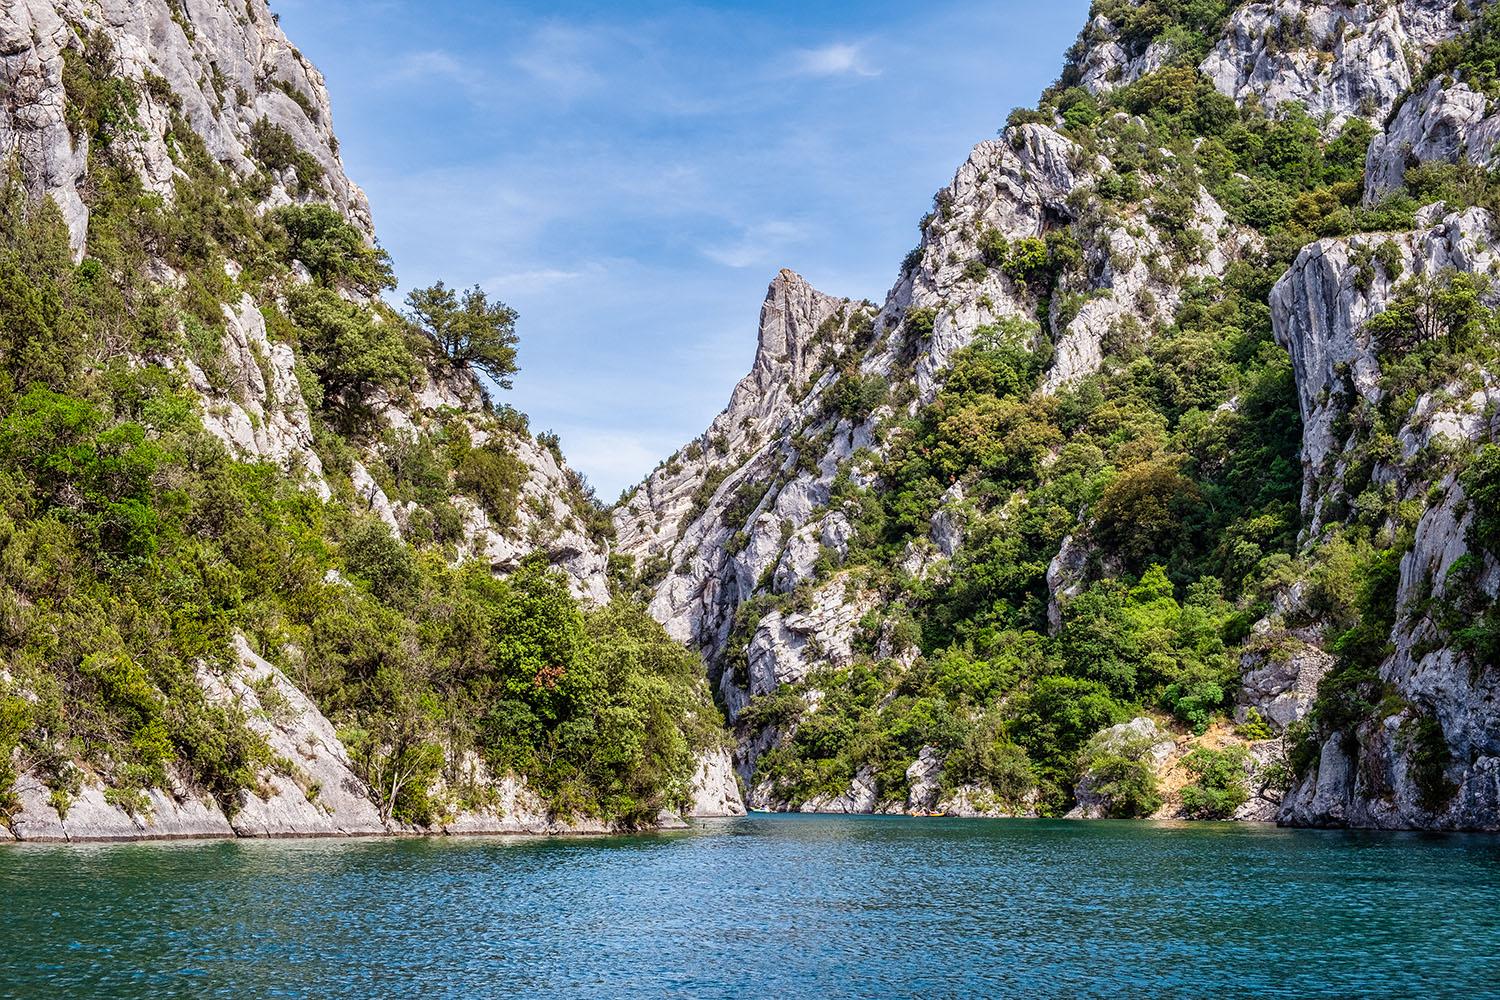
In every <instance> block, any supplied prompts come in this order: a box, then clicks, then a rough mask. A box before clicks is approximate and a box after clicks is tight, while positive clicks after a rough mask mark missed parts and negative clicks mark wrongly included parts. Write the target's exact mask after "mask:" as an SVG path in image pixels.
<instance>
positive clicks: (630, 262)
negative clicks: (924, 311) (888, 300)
mask: <svg viewBox="0 0 1500 1000" xmlns="http://www.w3.org/2000/svg"><path fill="white" fill-rule="evenodd" d="M1087 7H1088V3H1087V0H1062V2H1057V3H1050V4H1034V3H1019V2H995V3H973V2H954V3H947V2H937V3H927V4H921V5H919V4H912V3H909V2H907V3H887V2H869V3H845V2H829V3H822V4H818V5H812V4H806V5H804V4H792V3H780V2H769V3H755V4H751V3H720V4H712V5H698V6H692V5H682V4H660V3H649V2H643V3H636V4H631V5H624V4H618V5H617V4H599V3H568V2H558V3H550V4H543V3H514V4H512V3H503V2H499V3H483V2H477V0H468V2H460V0H424V2H418V0H379V2H370V0H366V2H356V0H278V2H277V3H276V10H277V11H278V12H279V13H280V15H281V25H282V27H283V28H284V29H285V30H286V32H287V34H288V35H289V36H290V37H291V39H292V42H293V44H295V45H297V46H298V47H299V48H300V49H301V50H302V51H303V52H304V53H305V54H306V55H307V56H308V57H309V58H310V59H311V60H312V61H313V62H314V63H315V64H317V66H318V67H319V68H320V69H321V70H322V71H323V73H324V75H325V76H326V77H327V80H328V86H329V89H330V91H331V92H332V95H333V111H334V126H335V128H336V129H337V131H338V134H339V137H340V144H341V151H342V155H343V157H344V161H345V165H346V167H347V169H348V172H349V174H350V176H351V177H353V179H354V180H355V181H356V182H357V183H359V184H360V185H361V186H363V187H364V188H365V190H366V191H367V192H368V193H369V195H370V201H371V204H372V206H373V208H374V212H375V225H376V229H377V232H378V234H379V236H380V240H381V242H382V244H383V245H384V246H385V248H386V249H387V250H389V251H390V253H391V255H392V257H393V258H394V260H395V264H396V270H397V273H398V275H399V276H400V278H401V281H402V287H401V291H400V295H402V296H404V295H405V293H406V291H408V290H409V289H411V288H413V287H417V286H420V285H426V284H430V283H431V282H433V281H436V280H438V279H440V278H441V279H443V280H446V281H447V282H448V283H449V284H450V285H458V286H468V285H472V284H475V283H476V282H477V283H479V284H482V285H483V286H484V287H485V289H486V290H487V291H488V292H489V293H490V294H491V295H492V296H496V297H498V298H500V299H502V300H504V301H505V302H507V303H509V304H510V305H511V306H512V307H514V308H515V309H516V310H517V311H518V312H519V313H520V322H519V324H518V330H519V332H520V334H521V345H520V351H521V354H520V364H521V372H520V373H519V374H518V375H517V376H516V380H515V389H514V390H513V391H511V392H506V393H501V394H500V396H499V398H501V399H503V400H505V401H507V402H510V403H511V404H512V405H514V406H516V407H517V408H519V409H521V410H524V411H526V412H527V413H529V414H530V415H531V421H532V428H533V429H534V430H542V429H551V430H555V431H557V432H558V433H559V434H561V435H562V440H563V450H564V451H565V452H566V453H567V455H568V457H569V460H570V461H571V462H572V464H573V465H574V466H575V467H576V468H578V469H579V470H580V471H582V472H584V473H585V474H587V475H588V477H589V479H590V480H591V481H592V482H593V483H594V484H595V486H597V487H598V490H599V494H600V496H601V497H603V498H604V499H607V500H609V499H613V498H614V497H615V496H616V495H617V494H618V493H619V492H620V490H621V489H622V488H623V487H626V486H628V485H630V484H632V483H634V482H636V481H638V480H639V479H640V478H641V477H643V476H644V475H645V474H646V473H647V472H649V471H650V470H651V468H652V467H653V466H655V464H656V463H657V461H658V460H660V459H661V458H663V457H665V456H666V455H668V454H670V453H671V452H673V451H674V450H676V449H677V448H678V447H679V446H681V445H682V444H683V443H684V442H686V441H687V440H689V439H690V438H691V437H692V436H694V435H695V434H698V433H700V432H701V431H702V430H703V429H704V428H705V427H706V426H707V425H708V422H709V421H710V420H711V419H712V418H713V416H714V414H716V413H717V412H718V411H719V410H720V409H722V408H723V406H724V404H725V402H727V401H728V398H729V391H730V389H731V388H732V387H733V386H734V383H735V382H736V381H737V380H738V379H739V378H740V377H741V376H742V375H743V374H744V373H745V372H746V371H747V370H748V368H749V365H750V362H751V360H752V358H753V357H754V353H755V333H756V320H757V317H758V315H759V310H760V303H761V300H762V299H763V298H764V296H765V291H766V286H767V284H768V283H769V282H770V280H771V278H772V277H774V276H775V274H776V272H777V271H778V270H779V269H780V268H782V267H789V268H791V269H793V270H795V271H798V272H800V273H802V274H803V275H805V276H806V277H807V278H808V280H810V281H811V282H812V283H813V284H814V285H815V286H817V287H818V288H820V289H822V290H823V291H825V292H828V293H830V294H835V295H847V296H850V297H852V298H870V299H873V300H875V301H877V302H878V301H881V300H882V299H883V298H884V295H885V292H886V290H887V288H889V286H890V285H891V284H892V283H893V281H894V279H895V277H896V271H897V268H898V266H899V264H900V261H901V258H902V257H903V256H904V255H905V254H906V252H907V251H908V250H910V249H911V248H912V247H913V246H914V245H915V244H916V242H917V238H918V237H917V221H918V220H919V219H920V218H921V216H922V214H923V213H924V212H925V211H926V210H927V209H928V207H929V204H930V200H931V197H932V194H933V192H934V191H936V190H937V189H938V188H940V187H942V186H944V185H945V184H947V183H948V182H949V181H950V180H951V179H952V176H953V171H954V170H955V169H956V168H957V167H958V165H959V164H960V163H961V162H963V160H964V158H965V157H966V156H967V155H968V151H969V149H970V147H972V146H973V145H974V144H975V143H976V142H979V141H981V140H983V139H986V138H990V137H992V136H994V134H995V131H996V129H997V128H999V127H1000V126H1001V125H1002V124H1003V123H1004V121H1005V116H1006V114H1007V113H1008V112H1009V111H1010V109H1011V108H1012V107H1015V106H1017V105H1022V104H1025V105H1030V104H1033V103H1034V102H1035V100H1036V97H1037V94H1038V93H1039V92H1040V90H1041V88H1042V87H1044V86H1046V85H1047V84H1048V83H1049V82H1051V81H1052V80H1053V79H1054V78H1055V77H1056V75H1057V73H1058V71H1059V69H1060V68H1061V65H1062V53H1063V50H1064V49H1066V48H1067V46H1068V45H1069V44H1071V42H1072V40H1073V38H1074V37H1075V35H1076V34H1077V32H1078V29H1079V28H1080V27H1082V25H1083V23H1084V19H1085V16H1086V12H1087Z"/></svg>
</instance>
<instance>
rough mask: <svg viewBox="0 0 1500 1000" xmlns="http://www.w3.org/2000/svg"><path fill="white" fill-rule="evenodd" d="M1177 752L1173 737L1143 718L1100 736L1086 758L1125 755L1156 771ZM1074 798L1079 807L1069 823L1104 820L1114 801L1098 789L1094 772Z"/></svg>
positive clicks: (1088, 773)
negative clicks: (1098, 755)
mask: <svg viewBox="0 0 1500 1000" xmlns="http://www.w3.org/2000/svg"><path fill="white" fill-rule="evenodd" d="M1176 750H1177V744H1176V743H1175V742H1174V741H1173V740H1172V737H1171V735H1170V734H1168V733H1166V732H1165V731H1163V730H1162V729H1161V728H1160V727H1158V726H1157V724H1156V722H1155V721H1154V720H1152V719H1149V718H1146V717H1145V716H1141V717H1139V718H1135V719H1131V720H1130V721H1129V722H1122V723H1120V724H1119V725H1118V726H1111V727H1110V728H1108V729H1105V730H1102V731H1101V732H1099V733H1096V734H1095V735H1094V737H1093V738H1092V739H1091V740H1089V745H1088V749H1087V750H1086V751H1085V754H1086V755H1090V754H1096V753H1115V754H1123V755H1126V756H1128V757H1130V758H1131V759H1133V760H1139V761H1144V762H1146V763H1148V764H1149V765H1150V767H1151V768H1152V769H1153V770H1160V768H1161V766H1162V765H1163V764H1165V763H1166V761H1167V758H1169V757H1171V756H1172V754H1173V753H1175V752H1176ZM1073 798H1074V799H1075V801H1076V802H1077V805H1075V806H1074V807H1073V809H1072V810H1071V811H1069V813H1068V815H1067V818H1068V819H1102V818H1104V817H1105V816H1108V815H1109V810H1110V807H1111V805H1112V804H1113V800H1112V799H1110V798H1109V796H1108V795H1106V794H1105V793H1103V792H1102V791H1100V790H1099V788H1098V787H1097V778H1096V776H1095V775H1094V773H1093V772H1092V771H1085V772H1084V773H1083V776H1082V777H1080V778H1079V779H1078V784H1077V785H1076V786H1075V787H1074V789H1073Z"/></svg>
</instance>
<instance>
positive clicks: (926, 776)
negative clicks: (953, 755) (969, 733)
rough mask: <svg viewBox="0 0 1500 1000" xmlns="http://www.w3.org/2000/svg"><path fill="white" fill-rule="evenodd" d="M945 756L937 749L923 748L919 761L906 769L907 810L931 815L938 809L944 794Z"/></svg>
mask: <svg viewBox="0 0 1500 1000" xmlns="http://www.w3.org/2000/svg"><path fill="white" fill-rule="evenodd" d="M944 760H945V758H944V755H943V754H942V753H941V752H940V751H939V750H938V748H937V747H923V748H922V749H921V752H919V753H918V754H917V759H916V760H914V761H912V762H911V766H910V767H908V768H907V769H906V787H907V792H906V808H907V809H908V810H910V811H911V812H917V813H929V812H932V811H933V810H934V809H936V808H937V804H938V797H939V796H940V795H942V793H943V785H942V776H943V762H944Z"/></svg>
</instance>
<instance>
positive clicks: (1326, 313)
mask: <svg viewBox="0 0 1500 1000" xmlns="http://www.w3.org/2000/svg"><path fill="white" fill-rule="evenodd" d="M1422 221H1426V222H1427V226H1426V227H1424V228H1423V229H1422V230H1419V231H1417V232H1412V233H1398V234H1373V235H1367V236H1352V237H1349V238H1348V239H1338V240H1319V241H1318V242H1317V243H1314V244H1312V245H1310V246H1308V247H1305V248H1304V249H1303V250H1302V252H1301V253H1300V254H1298V256H1297V259H1296V261H1295V262H1294V263H1293V264H1292V266H1291V268H1290V270H1288V271H1287V273H1286V274H1285V275H1283V276H1282V278H1281V280H1279V281H1278V282H1277V283H1276V287H1275V288H1274V289H1272V291H1271V321H1272V327H1273V330H1274V332H1275V336H1276V342H1277V343H1278V344H1280V345H1281V346H1283V347H1285V348H1286V349H1287V351H1288V352H1289V353H1290V354H1291V359H1292V368H1293V373H1294V375H1295V377H1296V382H1297V394H1298V403H1299V405H1300V407H1301V411H1302V425H1303V427H1302V467H1303V477H1304V479H1303V484H1304V485H1303V492H1302V509H1303V513H1304V514H1305V515H1308V516H1309V517H1310V518H1311V521H1310V526H1309V530H1311V531H1316V529H1317V526H1318V523H1319V522H1318V511H1319V508H1320V506H1321V505H1322V504H1324V503H1326V502H1327V500H1328V499H1329V498H1330V497H1332V496H1334V495H1336V489H1337V483H1338V481H1340V480H1341V479H1342V476H1343V471H1344V465H1343V459H1344V457H1345V456H1346V454H1347V452H1348V450H1349V448H1348V445H1349V441H1348V439H1347V437H1345V436H1341V435H1340V433H1339V427H1338V418H1339V416H1340V415H1341V414H1343V413H1346V412H1347V411H1348V410H1349V409H1350V407H1352V406H1353V405H1354V404H1355V403H1356V402H1357V401H1359V400H1363V401H1364V402H1366V403H1369V404H1374V403H1376V402H1378V401H1379V399H1380V396H1381V390H1380V363H1379V361H1378V359H1377V357H1376V349H1375V346H1374V344H1373V343H1372V340H1371V336H1370V334H1369V332H1368V330H1367V329H1366V326H1365V325H1366V323H1367V322H1368V321H1369V320H1370V318H1371V317H1372V316H1374V315H1375V314H1376V313H1378V312H1381V311H1382V310H1383V309H1384V308H1385V306H1386V304H1387V303H1388V302H1389V301H1390V300H1391V299H1392V298H1394V290H1395V288H1396V286H1397V285H1398V284H1399V283H1400V282H1401V281H1402V280H1403V279H1405V278H1409V277H1423V276H1425V277H1428V278H1433V277H1435V276H1437V275H1440V274H1442V273H1444V272H1446V271H1450V270H1451V271H1468V272H1471V273H1480V274H1482V273H1485V272H1487V270H1488V269H1489V267H1490V265H1491V263H1492V262H1494V261H1495V260H1496V255H1495V252H1494V248H1493V246H1492V245H1491V242H1490V238H1489V233H1490V231H1491V227H1492V226H1493V225H1494V220H1493V219H1491V218H1490V215H1489V213H1488V212H1486V211H1484V210H1483V209H1478V208H1471V209H1468V210H1467V211H1464V212H1460V213H1453V214H1450V215H1447V216H1443V217H1442V218H1441V219H1440V220H1432V219H1431V218H1430V215H1424V214H1422V213H1419V222H1422ZM1387 245H1389V246H1390V247H1391V249H1392V251H1393V252H1394V255H1393V256H1392V257H1390V258H1389V259H1391V260H1393V261H1394V262H1395V266H1394V267H1393V268H1391V269H1390V270H1387V268H1386V266H1385V265H1384V264H1381V263H1378V258H1375V257H1374V256H1373V255H1375V254H1376V253H1377V252H1378V251H1380V249H1381V248H1382V247H1385V246H1387ZM1360 258H1363V260H1361V259H1360ZM1366 268H1368V270H1366ZM1362 271H1363V274H1362V273H1361V272H1362ZM1391 271H1394V272H1395V273H1391ZM1366 278H1368V281H1366ZM1459 409H1460V410H1461V409H1462V408H1459ZM1423 443H1425V442H1423ZM1322 481H1327V482H1329V483H1330V484H1331V486H1332V488H1331V489H1327V490H1325V489H1320V487H1319V483H1320V482H1322Z"/></svg>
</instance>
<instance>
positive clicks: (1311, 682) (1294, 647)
mask: <svg viewBox="0 0 1500 1000" xmlns="http://www.w3.org/2000/svg"><path fill="white" fill-rule="evenodd" d="M1269 632H1270V630H1269V629H1267V634H1264V636H1263V638H1262V640H1261V641H1259V642H1256V643H1255V644H1254V645H1252V646H1251V647H1249V648H1248V649H1246V651H1245V652H1244V653H1242V654H1241V655H1240V669H1241V671H1242V673H1241V675H1240V683H1241V685H1242V687H1241V689H1240V692H1239V694H1238V695H1237V696H1236V698H1235V703H1236V707H1235V719H1236V721H1238V722H1242V723H1243V722H1247V721H1249V720H1250V718H1251V715H1250V713H1251V712H1252V711H1253V712H1254V713H1255V714H1256V716H1258V717H1259V718H1260V719H1262V720H1263V721H1265V722H1266V723H1267V724H1269V725H1270V726H1272V727H1273V729H1275V730H1276V731H1280V730H1283V729H1285V728H1286V727H1287V726H1288V725H1289V724H1291V723H1293V722H1297V721H1299V720H1301V719H1305V718H1306V717H1307V713H1308V712H1309V711H1311V709H1312V705H1313V702H1314V701H1315V700H1316V699H1317V696H1318V682H1319V681H1320V680H1322V679H1323V675H1324V674H1326V673H1327V672H1328V670H1329V668H1331V667H1332V666H1333V664H1334V657H1333V656H1332V654H1330V653H1328V652H1326V651H1325V650H1323V649H1322V648H1321V647H1320V646H1319V645H1318V644H1317V641H1316V640H1317V638H1320V637H1317V636H1310V635H1306V634H1303V635H1298V634H1295V633H1282V634H1279V635H1271V634H1269Z"/></svg>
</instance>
